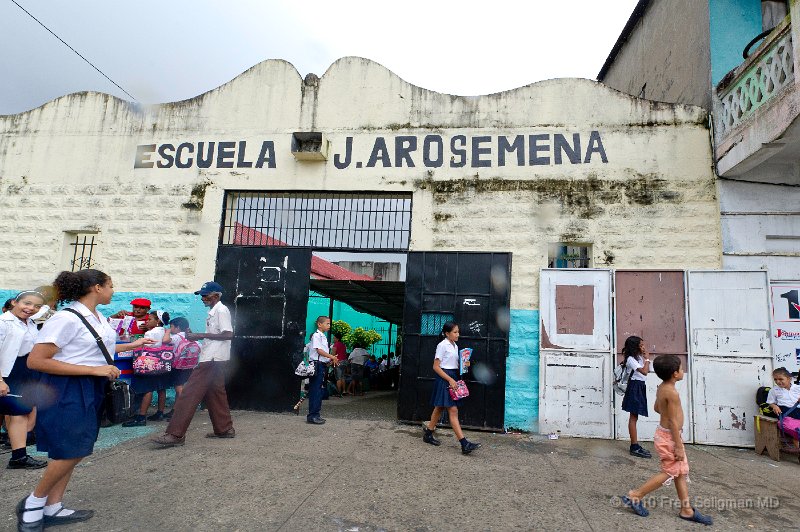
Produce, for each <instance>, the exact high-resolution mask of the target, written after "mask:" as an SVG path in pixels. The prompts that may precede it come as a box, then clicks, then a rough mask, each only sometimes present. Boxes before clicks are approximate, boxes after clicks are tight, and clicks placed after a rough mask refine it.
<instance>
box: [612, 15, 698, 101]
mask: <svg viewBox="0 0 800 532" xmlns="http://www.w3.org/2000/svg"><path fill="white" fill-rule="evenodd" d="M710 69H711V58H710V52H709V10H708V4H707V3H706V2H702V1H697V0H651V1H650V3H649V5H648V7H647V9H646V10H645V13H644V16H643V17H642V18H641V19H640V20H639V22H638V24H637V25H636V27H635V28H634V29H633V31H632V33H631V34H630V36H629V37H628V39H627V41H626V42H625V43H624V45H623V46H622V48H621V50H620V51H619V53H618V55H617V57H616V59H615V60H614V62H613V64H612V65H611V67H610V69H609V70H608V72H607V73H606V75H605V77H604V78H603V79H602V80H601V81H602V82H603V83H605V84H606V85H608V86H609V87H613V88H615V89H617V90H620V91H622V92H624V93H626V94H631V95H633V96H638V95H639V94H640V91H641V89H642V86H643V85H644V84H645V83H646V84H647V87H646V89H645V93H644V97H645V98H647V99H650V100H656V101H661V102H678V103H686V104H692V105H699V106H701V107H703V108H705V109H711V97H710V92H709V91H710V87H711V78H710V74H709V72H710Z"/></svg>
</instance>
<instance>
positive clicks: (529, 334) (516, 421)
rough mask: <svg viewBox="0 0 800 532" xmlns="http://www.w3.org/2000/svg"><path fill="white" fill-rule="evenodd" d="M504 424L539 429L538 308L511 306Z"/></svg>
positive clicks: (528, 429) (508, 426)
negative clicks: (529, 308) (515, 308)
mask: <svg viewBox="0 0 800 532" xmlns="http://www.w3.org/2000/svg"><path fill="white" fill-rule="evenodd" d="M505 425H506V427H507V428H515V429H522V430H527V431H531V432H537V431H538V430H539V311H538V310H514V309H512V310H511V329H510V331H509V343H508V359H507V360H506V406H505Z"/></svg>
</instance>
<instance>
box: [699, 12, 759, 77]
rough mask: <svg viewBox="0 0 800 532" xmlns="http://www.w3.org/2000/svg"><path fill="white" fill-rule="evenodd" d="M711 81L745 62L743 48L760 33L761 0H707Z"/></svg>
mask: <svg viewBox="0 0 800 532" xmlns="http://www.w3.org/2000/svg"><path fill="white" fill-rule="evenodd" d="M708 7H709V15H710V17H709V18H710V24H711V27H710V35H711V83H712V85H714V86H716V85H717V83H719V82H720V80H721V79H722V78H723V77H725V74H727V73H728V72H730V71H731V70H733V69H734V68H736V67H737V66H739V65H741V64H742V63H743V62H744V59H743V58H742V51H743V50H744V47H745V46H746V45H747V43H748V42H750V41H751V40H752V39H753V38H754V37H755V36H756V35H758V34H759V33H761V1H760V0H709V6H708Z"/></svg>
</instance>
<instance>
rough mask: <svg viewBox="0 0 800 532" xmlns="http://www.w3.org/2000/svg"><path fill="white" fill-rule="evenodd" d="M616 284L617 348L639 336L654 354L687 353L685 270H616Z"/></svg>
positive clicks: (620, 348)
mask: <svg viewBox="0 0 800 532" xmlns="http://www.w3.org/2000/svg"><path fill="white" fill-rule="evenodd" d="M615 288H616V299H617V301H616V310H617V312H616V320H617V321H616V325H617V352H622V347H623V346H624V345H625V339H626V338H627V337H628V336H640V337H641V338H643V339H644V341H645V345H646V346H647V349H648V350H649V351H650V353H652V354H654V355H655V354H673V355H686V354H687V353H688V346H687V342H686V310H685V309H686V296H685V292H684V283H683V272H681V271H624V270H617V272H616V284H615ZM681 358H683V360H684V363H685V361H686V359H685V358H684V357H681Z"/></svg>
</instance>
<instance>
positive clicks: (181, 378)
mask: <svg viewBox="0 0 800 532" xmlns="http://www.w3.org/2000/svg"><path fill="white" fill-rule="evenodd" d="M192 371H193V370H191V369H173V370H172V371H170V372H169V374H170V375H172V379H171V383H172V386H183V385H184V384H186V381H188V380H189V377H191V375H192Z"/></svg>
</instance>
